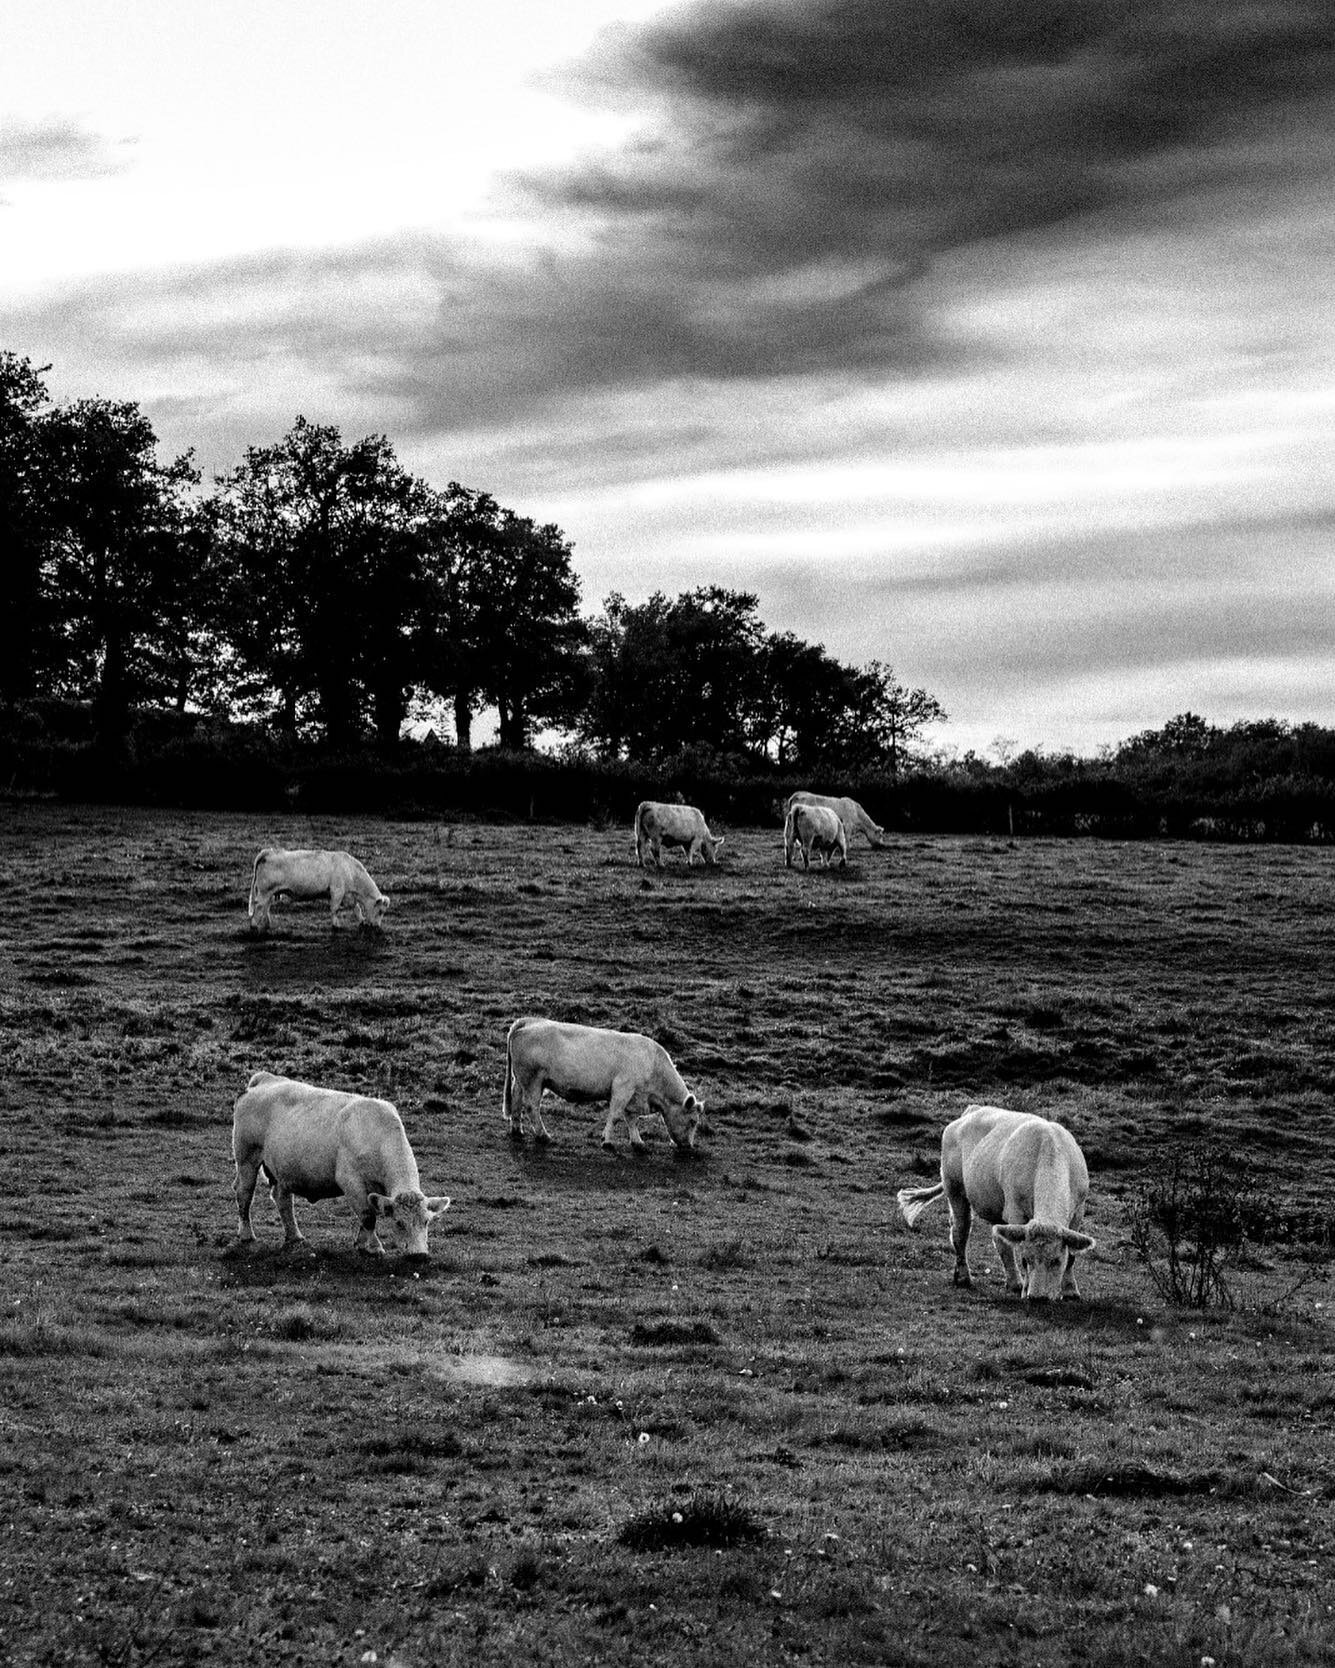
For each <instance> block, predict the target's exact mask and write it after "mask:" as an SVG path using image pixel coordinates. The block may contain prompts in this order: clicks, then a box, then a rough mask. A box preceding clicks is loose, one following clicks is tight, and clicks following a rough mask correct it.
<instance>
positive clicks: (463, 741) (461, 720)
mask: <svg viewBox="0 0 1335 1668" xmlns="http://www.w3.org/2000/svg"><path fill="white" fill-rule="evenodd" d="M454 740H455V744H456V746H457V747H458V749H459V751H460V752H461V753H471V752H472V751H473V703H472V701H471V700H470V698H469V696H468V695H467V694H465V693H464V691H463V690H459V691H457V692H456V693H455V697H454Z"/></svg>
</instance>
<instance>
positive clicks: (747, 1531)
mask: <svg viewBox="0 0 1335 1668" xmlns="http://www.w3.org/2000/svg"><path fill="white" fill-rule="evenodd" d="M764 1538H765V1528H764V1525H763V1524H761V1523H758V1522H757V1521H756V1519H755V1518H754V1517H752V1515H751V1513H750V1512H749V1511H747V1509H746V1507H745V1506H743V1505H742V1504H741V1502H740V1501H738V1500H735V1499H733V1498H732V1497H731V1496H730V1495H726V1494H718V1493H707V1492H705V1491H703V1490H700V1489H697V1490H696V1492H695V1493H694V1494H692V1495H691V1497H690V1499H689V1500H686V1501H684V1502H683V1503H682V1504H681V1505H672V1504H668V1505H659V1506H651V1507H649V1508H648V1510H646V1511H643V1512H641V1513H640V1514H639V1516H638V1517H633V1518H631V1520H630V1522H629V1523H625V1524H623V1525H622V1527H621V1530H620V1533H619V1534H618V1535H617V1540H618V1541H620V1543H621V1544H622V1546H627V1547H629V1548H630V1549H631V1551H632V1552H666V1551H671V1550H673V1549H675V1548H677V1547H686V1546H709V1547H717V1548H726V1547H731V1546H742V1545H745V1544H747V1543H748V1542H752V1541H761V1540H764Z"/></svg>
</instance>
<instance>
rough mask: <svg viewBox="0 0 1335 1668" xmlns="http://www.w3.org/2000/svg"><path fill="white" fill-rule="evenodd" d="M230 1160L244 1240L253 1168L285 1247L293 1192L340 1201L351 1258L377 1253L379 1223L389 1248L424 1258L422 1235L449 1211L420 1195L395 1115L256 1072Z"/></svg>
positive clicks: (380, 1106) (292, 1241)
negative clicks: (350, 1227) (352, 1240)
mask: <svg viewBox="0 0 1335 1668" xmlns="http://www.w3.org/2000/svg"><path fill="white" fill-rule="evenodd" d="M232 1156H233V1158H234V1159H235V1160H236V1208H237V1213H238V1219H239V1226H238V1228H237V1233H238V1235H239V1237H240V1238H241V1239H242V1240H243V1241H247V1242H249V1241H253V1240H254V1238H255V1230H254V1229H253V1228H252V1227H251V1225H250V1202H251V1200H252V1199H253V1198H254V1196H255V1183H256V1181H257V1180H258V1179H259V1174H260V1171H261V1169H262V1170H263V1171H264V1174H265V1177H266V1178H267V1180H268V1182H269V1184H270V1187H269V1191H270V1194H271V1196H272V1198H273V1201H274V1203H275V1204H276V1205H277V1206H278V1214H279V1216H280V1217H281V1218H282V1223H283V1236H284V1246H285V1248H286V1247H287V1246H291V1245H296V1244H298V1243H299V1242H300V1241H302V1240H304V1239H305V1237H306V1236H305V1235H304V1234H303V1233H302V1231H301V1229H300V1228H298V1227H297V1219H296V1214H295V1212H294V1211H293V1208H292V1198H293V1195H294V1194H295V1195H296V1196H297V1197H298V1198H302V1199H332V1198H334V1197H335V1196H336V1195H338V1194H340V1193H341V1194H342V1195H343V1197H344V1198H345V1199H346V1200H347V1201H348V1204H349V1206H350V1207H351V1209H352V1213H353V1215H354V1216H355V1217H356V1218H357V1220H358V1222H359V1224H360V1228H359V1230H358V1233H357V1250H359V1251H366V1252H370V1253H372V1254H377V1253H383V1251H384V1249H385V1248H384V1246H383V1245H382V1244H381V1243H380V1240H379V1238H378V1237H377V1234H376V1228H377V1226H378V1225H381V1224H387V1225H388V1226H389V1228H390V1229H391V1230H392V1234H393V1238H394V1240H395V1242H396V1244H397V1246H398V1248H399V1250H401V1251H403V1252H405V1253H406V1254H408V1255H409V1256H418V1257H425V1256H426V1255H427V1254H428V1253H427V1229H428V1228H429V1227H430V1226H431V1223H432V1222H433V1221H434V1220H435V1218H436V1217H437V1216H439V1215H440V1214H441V1212H442V1211H445V1210H448V1209H449V1204H450V1201H449V1200H448V1199H446V1198H443V1197H436V1198H428V1197H427V1196H426V1195H425V1194H424V1193H423V1192H422V1188H421V1184H420V1182H419V1180H418V1175H417V1160H416V1159H415V1158H414V1157H413V1150H412V1148H411V1147H410V1146H409V1145H408V1137H407V1135H406V1134H405V1133H404V1128H403V1122H402V1120H401V1119H400V1117H399V1114H398V1113H397V1112H396V1111H395V1109H394V1108H393V1107H392V1106H391V1105H390V1103H389V1102H388V1101H387V1100H373V1099H372V1098H371V1096H369V1095H354V1094H345V1093H344V1092H343V1091H342V1090H341V1089H317V1088H315V1087H313V1086H312V1085H311V1084H309V1083H298V1082H296V1081H295V1080H294V1079H293V1078H290V1077H276V1076H275V1075H274V1074H273V1073H272V1072H268V1071H257V1072H256V1073H255V1075H254V1076H253V1077H252V1078H251V1080H250V1082H249V1083H248V1084H247V1085H246V1092H245V1093H244V1094H243V1095H242V1096H241V1097H240V1098H239V1099H238V1101H237V1103H236V1106H235V1109H234V1111H233V1115H232Z"/></svg>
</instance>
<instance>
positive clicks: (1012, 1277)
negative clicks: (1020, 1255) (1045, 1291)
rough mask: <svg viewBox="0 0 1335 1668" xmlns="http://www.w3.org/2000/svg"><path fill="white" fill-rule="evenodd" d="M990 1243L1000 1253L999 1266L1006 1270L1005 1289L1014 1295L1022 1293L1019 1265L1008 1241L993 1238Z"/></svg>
mask: <svg viewBox="0 0 1335 1668" xmlns="http://www.w3.org/2000/svg"><path fill="white" fill-rule="evenodd" d="M992 1243H993V1244H994V1245H995V1246H996V1248H997V1250H998V1251H999V1252H1000V1253H1001V1266H1002V1268H1004V1269H1005V1271H1006V1290H1007V1291H1008V1292H1010V1293H1012V1294H1013V1295H1014V1296H1016V1297H1022V1296H1023V1295H1024V1281H1023V1280H1022V1279H1021V1278H1020V1265H1019V1264H1018V1263H1017V1262H1016V1260H1015V1251H1014V1249H1013V1247H1012V1246H1011V1245H1010V1244H1009V1242H1008V1241H1006V1240H1004V1239H995V1238H994V1239H993V1241H992Z"/></svg>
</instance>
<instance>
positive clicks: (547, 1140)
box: [533, 1129, 552, 1147]
mask: <svg viewBox="0 0 1335 1668" xmlns="http://www.w3.org/2000/svg"><path fill="white" fill-rule="evenodd" d="M533 1140H534V1143H535V1144H536V1145H537V1146H539V1147H550V1146H551V1144H552V1138H551V1136H550V1135H548V1133H547V1131H546V1130H545V1129H541V1130H539V1131H538V1133H537V1134H536V1135H535V1136H534V1137H533Z"/></svg>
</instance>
